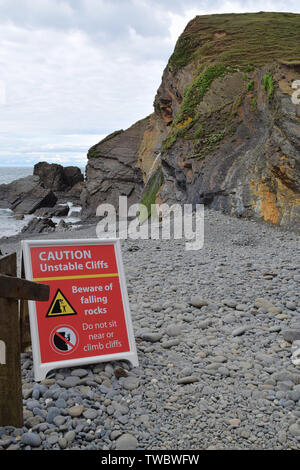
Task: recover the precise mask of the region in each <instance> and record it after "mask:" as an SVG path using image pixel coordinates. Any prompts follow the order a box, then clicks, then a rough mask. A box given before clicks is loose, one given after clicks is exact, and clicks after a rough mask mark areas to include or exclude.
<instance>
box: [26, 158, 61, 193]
mask: <svg viewBox="0 0 300 470" xmlns="http://www.w3.org/2000/svg"><path fill="white" fill-rule="evenodd" d="M33 174H34V175H37V176H39V178H40V182H41V184H42V185H43V187H44V188H48V189H52V191H64V190H65V189H66V188H67V187H68V182H67V178H66V176H65V174H64V168H63V166H62V165H58V164H57V163H47V162H39V163H37V164H36V165H34V169H33Z"/></svg>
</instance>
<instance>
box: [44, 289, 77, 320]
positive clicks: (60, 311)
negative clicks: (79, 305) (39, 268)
mask: <svg viewBox="0 0 300 470" xmlns="http://www.w3.org/2000/svg"><path fill="white" fill-rule="evenodd" d="M66 315H77V313H76V312H75V310H74V308H73V307H72V305H71V304H70V302H69V301H68V300H67V299H66V297H65V296H64V294H63V293H62V291H61V290H60V289H58V290H57V292H56V294H55V296H54V298H53V300H52V302H51V305H50V307H49V310H48V312H47V314H46V317H60V316H66Z"/></svg>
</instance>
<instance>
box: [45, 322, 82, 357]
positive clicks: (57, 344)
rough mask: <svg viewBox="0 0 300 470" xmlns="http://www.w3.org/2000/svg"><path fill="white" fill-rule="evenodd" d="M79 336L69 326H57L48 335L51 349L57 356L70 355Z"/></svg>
mask: <svg viewBox="0 0 300 470" xmlns="http://www.w3.org/2000/svg"><path fill="white" fill-rule="evenodd" d="M78 344H79V335H78V333H77V331H76V330H75V328H74V327H73V326H72V327H71V326H69V325H59V326H56V327H55V328H53V330H52V331H51V334H50V345H51V348H52V349H53V350H54V351H55V352H56V353H58V354H62V355H64V356H65V355H67V354H72V353H73V352H74V351H75V350H76V349H77V347H78Z"/></svg>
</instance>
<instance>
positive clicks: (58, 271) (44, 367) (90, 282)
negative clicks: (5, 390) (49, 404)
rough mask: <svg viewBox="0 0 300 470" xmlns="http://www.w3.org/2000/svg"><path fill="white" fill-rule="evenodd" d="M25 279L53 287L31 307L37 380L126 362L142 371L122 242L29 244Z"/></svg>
mask: <svg viewBox="0 0 300 470" xmlns="http://www.w3.org/2000/svg"><path fill="white" fill-rule="evenodd" d="M22 251H23V258H24V265H25V274H26V278H27V279H30V280H33V281H36V282H42V283H43V284H48V285H49V287H50V295H49V301H48V302H29V318H30V330H31V340H32V352H33V362H34V378H35V380H36V381H40V380H42V379H43V378H45V377H46V374H47V373H48V372H49V371H50V370H52V369H55V368H60V367H72V366H77V365H83V364H89V363H97V362H104V361H113V360H120V359H126V360H128V361H130V362H131V363H132V364H133V365H134V366H137V365H138V358H137V353H136V347H135V340H134V334H133V328H132V323H131V316H130V309H129V301H128V294H127V287H126V281H125V275H124V268H123V263H122V256H121V250H120V242H119V240H118V239H112V240H111V239H110V240H109V239H105V240H99V239H79V240H43V241H41V240H25V241H23V242H22Z"/></svg>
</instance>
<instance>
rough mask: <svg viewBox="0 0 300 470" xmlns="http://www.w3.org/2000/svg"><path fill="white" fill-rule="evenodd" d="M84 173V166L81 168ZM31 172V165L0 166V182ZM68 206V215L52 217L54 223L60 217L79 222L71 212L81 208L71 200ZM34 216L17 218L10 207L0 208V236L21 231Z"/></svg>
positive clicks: (8, 181)
mask: <svg viewBox="0 0 300 470" xmlns="http://www.w3.org/2000/svg"><path fill="white" fill-rule="evenodd" d="M81 171H82V172H83V174H84V168H81ZM32 174H33V167H30V166H24V167H22V166H5V167H4V166H0V184H8V183H11V182H12V181H14V180H17V179H19V178H24V177H25V176H29V175H32ZM67 205H68V206H69V212H68V215H67V216H65V217H53V218H52V220H53V222H55V223H59V221H60V220H61V219H63V220H65V222H68V223H72V224H77V226H78V223H79V222H80V218H79V217H74V216H72V212H78V211H79V210H80V209H81V208H80V207H77V206H76V207H75V206H73V204H72V203H71V202H68V203H67ZM33 217H35V216H34V215H25V216H24V219H22V220H18V219H16V217H15V214H14V212H13V211H12V210H10V209H8V208H7V209H1V208H0V238H2V237H11V236H13V235H17V234H18V233H20V232H21V230H22V228H23V227H24V226H25V225H27V224H28V223H29V222H30V220H31V219H32V218H33Z"/></svg>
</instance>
